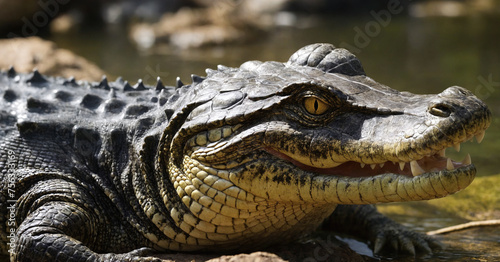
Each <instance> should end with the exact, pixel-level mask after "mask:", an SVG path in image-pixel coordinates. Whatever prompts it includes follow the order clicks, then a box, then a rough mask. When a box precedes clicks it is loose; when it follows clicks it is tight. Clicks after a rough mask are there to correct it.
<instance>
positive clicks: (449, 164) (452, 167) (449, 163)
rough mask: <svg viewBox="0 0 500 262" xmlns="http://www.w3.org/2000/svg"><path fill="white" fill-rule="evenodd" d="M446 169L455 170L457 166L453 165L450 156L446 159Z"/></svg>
mask: <svg viewBox="0 0 500 262" xmlns="http://www.w3.org/2000/svg"><path fill="white" fill-rule="evenodd" d="M446 169H447V170H453V169H455V167H454V166H453V163H452V162H451V158H448V159H447V160H446Z"/></svg>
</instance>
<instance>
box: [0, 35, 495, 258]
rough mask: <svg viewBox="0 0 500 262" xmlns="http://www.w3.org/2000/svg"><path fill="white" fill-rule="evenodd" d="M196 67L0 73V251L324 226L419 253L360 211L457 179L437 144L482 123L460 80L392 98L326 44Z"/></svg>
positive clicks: (177, 246)
mask: <svg viewBox="0 0 500 262" xmlns="http://www.w3.org/2000/svg"><path fill="white" fill-rule="evenodd" d="M206 74H207V75H206V77H200V76H197V75H193V76H192V83H190V84H187V85H185V84H183V83H182V82H181V81H180V80H179V79H177V84H176V86H174V87H168V86H164V85H163V84H162V82H161V81H160V80H158V82H157V84H156V85H153V86H148V85H146V84H144V83H143V82H142V81H139V82H138V83H137V84H135V85H131V84H129V83H128V82H126V81H124V80H122V79H121V78H119V79H117V80H116V81H114V82H111V81H108V80H107V79H106V78H103V80H102V81H101V82H92V83H91V82H85V81H76V80H75V79H73V78H69V79H65V78H58V77H48V76H44V75H42V74H40V73H39V72H38V71H33V72H32V73H30V74H21V73H17V72H16V71H15V69H14V68H11V69H10V70H6V71H3V72H1V73H0V132H1V140H0V174H1V176H2V177H1V191H0V208H1V218H0V235H1V238H2V242H1V246H0V249H1V252H2V253H3V254H8V255H10V258H11V260H12V261H151V260H154V259H155V258H153V257H151V256H147V254H148V252H149V251H157V252H188V251H189V252H194V251H196V252H222V253H223V252H236V251H248V250H256V249H259V248H263V247H267V246H270V245H274V244H284V243H286V242H287V241H294V240H296V239H298V238H301V237H303V236H304V235H307V234H309V233H311V232H312V231H314V230H315V229H317V228H318V227H320V226H321V225H322V223H330V224H335V225H339V226H340V227H341V228H342V229H347V228H350V229H353V231H357V232H361V233H362V235H363V236H365V237H366V239H367V242H368V243H370V245H371V246H372V247H373V248H374V251H375V252H381V251H383V250H385V249H387V248H388V249H391V248H395V249H396V251H400V252H408V253H410V254H414V253H418V252H424V253H425V252H431V250H432V248H433V247H434V246H435V245H436V242H435V241H434V240H433V239H431V238H430V237H428V236H425V235H423V234H419V233H414V232H412V231H411V230H409V229H406V228H405V227H403V226H402V225H399V224H397V223H396V222H394V221H392V220H390V219H389V218H387V217H384V216H383V215H381V214H380V213H378V212H377V211H376V209H375V208H374V206H373V205H372V204H376V203H383V202H398V201H414V200H427V199H434V198H439V197H444V196H446V195H449V194H452V193H455V192H457V191H460V190H462V189H464V188H465V187H467V186H468V185H469V184H470V183H471V182H472V180H473V179H474V176H475V174H476V169H475V167H474V165H473V164H472V163H471V159H470V156H469V155H468V156H467V157H466V158H465V159H464V160H463V161H461V162H459V161H454V160H451V159H450V158H448V157H446V156H445V150H446V149H447V148H449V147H455V148H459V147H460V144H461V143H463V142H465V141H467V140H470V139H472V138H474V137H476V139H477V141H478V142H480V141H481V140H482V139H483V137H484V133H485V130H486V128H487V127H488V126H489V124H490V121H491V113H490V111H489V110H488V108H487V106H486V105H485V104H484V103H483V102H482V101H480V100H479V99H478V98H476V97H475V96H474V95H473V94H472V93H471V92H470V91H468V90H466V89H464V88H461V87H457V86H453V87H450V88H447V89H445V90H444V91H443V92H441V93H439V94H437V95H417V94H411V93H408V92H399V91H396V90H394V89H391V88H389V87H387V86H384V85H382V84H380V83H377V82H376V81H374V80H372V79H371V78H369V77H367V76H366V75H365V72H364V70H363V68H362V65H361V63H360V61H359V60H358V59H357V58H356V57H355V56H354V55H353V54H351V53H350V52H348V51H347V50H345V49H341V48H335V47H334V46H332V45H329V44H313V45H309V46H306V47H303V48H301V49H300V50H298V51H297V52H296V53H294V54H293V55H292V56H291V57H290V59H289V60H288V62H286V63H280V62H259V61H249V62H245V63H243V64H242V65H241V66H240V67H239V68H231V67H225V66H218V67H217V70H211V69H207V71H206ZM325 221H326V222H325Z"/></svg>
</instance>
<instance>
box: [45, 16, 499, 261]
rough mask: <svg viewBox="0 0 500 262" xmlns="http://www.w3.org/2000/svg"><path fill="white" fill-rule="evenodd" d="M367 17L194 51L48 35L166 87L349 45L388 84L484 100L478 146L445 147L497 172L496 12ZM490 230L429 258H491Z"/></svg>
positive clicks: (122, 39) (112, 35)
mask: <svg viewBox="0 0 500 262" xmlns="http://www.w3.org/2000/svg"><path fill="white" fill-rule="evenodd" d="M373 21H375V20H374V19H373V17H371V16H358V17H320V18H317V17H315V18H311V17H307V18H304V19H299V24H300V25H303V26H305V25H309V26H305V27H302V28H281V29H278V30H276V31H274V32H272V33H270V34H268V35H263V36H262V37H260V40H259V41H256V42H252V43H248V44H239V45H228V46H224V47H209V48H203V49H200V50H176V49H171V48H168V47H167V48H162V49H160V50H157V51H156V52H155V53H151V52H139V51H137V49H136V48H135V47H134V46H133V45H132V44H130V43H129V42H128V38H127V35H126V32H125V31H124V30H123V29H121V28H115V29H108V30H107V31H101V32H96V31H89V32H80V33H75V34H68V35H55V36H53V37H52V39H51V40H53V41H55V42H56V43H57V44H58V45H59V46H60V47H63V48H67V49H70V50H72V51H74V52H75V53H77V54H79V55H81V56H83V57H85V58H87V59H89V60H90V61H93V62H94V63H96V64H97V65H98V66H99V67H101V68H102V69H104V70H105V71H106V72H108V73H109V75H108V77H110V78H111V79H113V78H114V77H116V76H124V77H125V78H126V79H128V80H129V81H130V82H135V80H134V79H139V78H141V79H144V80H145V81H146V82H148V83H153V82H154V80H155V79H156V77H157V76H160V77H161V78H162V80H163V82H164V83H165V84H170V85H173V84H174V81H175V77H176V76H180V77H181V79H184V82H188V81H189V79H190V75H191V74H193V73H194V74H199V75H204V74H205V73H204V70H205V68H215V67H216V65H218V64H224V65H227V66H239V65H240V64H241V63H243V62H245V61H247V60H276V61H286V60H287V59H288V57H289V56H290V55H291V54H292V53H293V52H294V51H296V50H297V49H299V48H300V47H302V46H304V45H307V44H310V43H315V42H328V43H332V44H334V45H337V46H350V47H351V51H353V52H354V53H355V54H356V55H357V56H358V58H359V59H360V60H361V61H362V63H363V65H364V68H365V71H366V73H367V75H368V76H370V77H372V78H373V79H375V80H377V81H378V82H381V83H383V84H386V85H388V86H390V87H392V88H394V89H398V90H401V91H403V90H406V91H410V92H413V93H439V92H441V91H443V90H444V89H445V88H447V87H449V86H453V85H459V86H462V87H465V88H467V89H469V90H471V91H472V92H473V93H474V94H476V95H477V96H478V97H480V98H481V99H483V100H484V101H485V102H486V104H488V106H489V107H490V110H491V111H492V113H493V122H492V125H491V127H490V128H489V130H488V132H487V134H486V137H485V138H484V141H483V142H482V144H481V145H480V146H479V145H477V143H465V144H463V145H462V150H461V153H454V152H451V151H450V150H449V152H447V154H448V155H450V156H452V157H453V158H454V159H457V160H461V159H463V157H464V156H465V154H466V153H470V154H471V156H472V159H473V162H474V163H475V165H476V167H477V168H478V176H490V175H495V174H499V173H500V167H499V166H498V164H497V162H498V153H499V150H498V148H500V119H499V118H498V116H499V115H500V30H498V24H500V17H498V16H470V17H461V18H426V19H416V18H410V17H407V16H405V15H398V16H392V17H391V20H390V23H388V24H387V25H385V26H384V25H381V24H380V23H379V24H378V27H377V24H376V23H375V24H374V22H373ZM367 25H369V26H371V27H367ZM370 30H371V31H370ZM360 32H362V33H360ZM361 34H365V35H366V36H367V37H364V38H363V37H361V36H360V35H361ZM395 219H396V220H398V221H399V222H402V223H403V224H407V225H409V226H411V227H413V228H417V230H419V231H422V232H424V231H428V230H433V229H436V228H440V227H444V226H449V225H452V224H456V223H459V222H460V219H456V218H449V216H447V215H445V214H433V213H429V215H428V216H427V217H423V218H422V217H412V216H411V215H407V216H401V217H396V218H395ZM418 226H422V227H421V228H418ZM494 230H498V228H493V230H491V229H490V230H489V231H486V233H485V232H483V231H481V232H480V233H477V232H476V231H473V232H471V233H463V234H459V235H458V237H455V238H453V236H450V235H447V236H445V238H444V239H443V240H444V241H445V243H446V242H447V241H448V242H449V241H451V242H460V241H462V242H464V246H465V248H464V249H463V250H461V249H460V250H453V249H452V250H446V251H443V252H441V253H439V254H437V255H436V256H434V257H433V258H431V259H430V260H439V261H441V260H442V261H445V260H454V261H467V260H476V261H488V260H491V259H492V258H491V256H490V254H489V253H488V250H486V251H485V250H483V249H481V248H477V246H478V245H479V246H480V247H481V246H482V247H488V244H490V245H493V247H495V244H496V249H498V242H499V241H500V239H499V238H498V235H497V234H495V232H494ZM487 233H489V234H487ZM466 234H469V235H466ZM454 239H455V240H454ZM467 241H471V242H470V243H469V242H467ZM467 246H468V247H469V248H467ZM470 247H474V248H473V250H472V251H471V248H470ZM490 251H491V250H490ZM490 253H491V252H490ZM497 254H498V253H497ZM499 257H500V255H498V257H496V258H493V259H498V258H499Z"/></svg>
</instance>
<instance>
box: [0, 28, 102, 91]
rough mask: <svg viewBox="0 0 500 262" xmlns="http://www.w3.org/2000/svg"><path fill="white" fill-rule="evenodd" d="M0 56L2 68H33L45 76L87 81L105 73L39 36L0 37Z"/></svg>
mask: <svg viewBox="0 0 500 262" xmlns="http://www.w3.org/2000/svg"><path fill="white" fill-rule="evenodd" d="M0 57H2V59H1V60H0V69H1V70H7V69H9V68H10V67H11V66H14V69H15V70H16V71H17V72H24V73H28V72H31V71H33V69H35V68H36V69H38V71H40V73H42V74H46V75H52V76H63V77H72V76H74V77H75V78H76V79H82V80H90V81H100V80H101V78H102V76H103V75H104V74H105V73H104V71H102V70H101V69H100V68H99V67H97V66H96V65H95V64H93V63H91V62H89V61H87V60H86V59H84V58H82V57H80V56H77V55H75V54H73V53H72V52H70V51H69V50H66V49H61V48H58V47H57V46H56V44H55V43H53V42H50V41H46V40H43V39H41V38H39V37H29V38H13V39H4V40H0Z"/></svg>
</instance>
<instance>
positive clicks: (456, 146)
mask: <svg viewBox="0 0 500 262" xmlns="http://www.w3.org/2000/svg"><path fill="white" fill-rule="evenodd" d="M453 148H455V150H456V151H457V152H460V143H458V144H455V145H453Z"/></svg>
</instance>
